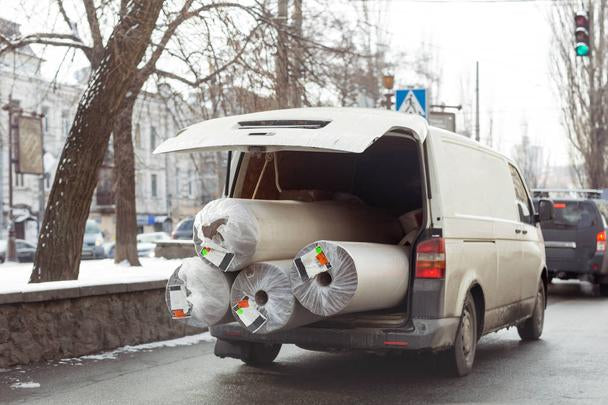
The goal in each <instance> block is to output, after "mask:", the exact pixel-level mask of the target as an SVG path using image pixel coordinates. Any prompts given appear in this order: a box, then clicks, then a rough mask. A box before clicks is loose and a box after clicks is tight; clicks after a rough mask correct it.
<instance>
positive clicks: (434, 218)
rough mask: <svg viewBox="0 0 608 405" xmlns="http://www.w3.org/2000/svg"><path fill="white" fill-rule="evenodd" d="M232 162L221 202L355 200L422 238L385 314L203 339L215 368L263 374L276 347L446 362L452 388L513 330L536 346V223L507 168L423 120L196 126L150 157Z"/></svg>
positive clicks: (235, 329)
mask: <svg viewBox="0 0 608 405" xmlns="http://www.w3.org/2000/svg"><path fill="white" fill-rule="evenodd" d="M179 151H182V152H193V151H230V152H229V159H228V162H229V176H228V178H227V180H226V195H228V196H230V197H238V198H253V197H255V198H257V199H273V200H274V199H303V200H308V199H318V198H332V196H334V195H343V194H348V195H353V196H355V197H356V198H358V199H361V200H363V201H364V202H365V203H366V204H368V205H370V206H373V207H378V208H382V209H384V210H386V211H388V212H390V213H392V214H393V215H395V217H403V216H404V214H405V216H407V215H409V214H411V213H419V215H417V218H418V222H419V223H418V224H417V226H416V227H415V229H414V231H413V232H410V235H409V237H407V238H404V239H408V241H407V242H406V243H404V249H411V252H412V254H411V261H412V262H411V272H412V274H411V277H410V280H411V282H410V286H409V291H408V293H407V295H406V296H405V297H404V300H403V302H402V303H401V304H400V305H399V306H397V307H395V308H391V309H390V310H383V311H375V312H367V313H360V314H349V315H345V316H341V317H335V318H330V319H327V320H324V321H321V322H318V323H315V324H313V325H308V326H305V327H300V328H297V329H292V330H288V331H285V332H279V333H274V334H269V335H254V334H251V333H248V332H247V331H246V330H244V329H243V328H241V327H240V326H238V324H236V323H230V324H225V325H220V326H216V327H212V328H211V334H212V335H213V336H215V337H217V338H218V340H217V343H216V348H215V353H216V355H218V356H220V357H235V358H239V359H241V360H243V361H245V362H247V363H250V364H264V363H268V362H272V361H273V360H274V359H275V357H276V356H277V354H278V352H279V350H280V347H281V344H283V343H290V344H296V345H298V346H299V347H302V348H305V349H310V350H320V351H336V350H356V349H362V350H367V351H370V350H371V351H386V350H423V349H424V350H431V351H436V352H442V353H441V355H442V356H444V357H445V360H446V364H447V365H449V366H450V369H451V370H452V371H453V372H454V373H455V374H456V375H465V374H467V373H469V372H470V370H471V367H472V365H473V360H474V357H475V350H476V346H477V341H478V339H479V338H480V337H481V336H482V335H484V334H487V333H490V332H493V331H496V330H499V329H502V328H506V327H509V326H517V328H518V331H519V334H520V336H521V338H522V339H524V340H535V339H538V338H539V337H540V335H541V333H542V329H543V322H544V310H545V306H546V286H547V280H548V279H547V269H546V265H545V250H544V245H543V239H542V234H541V232H540V228H539V226H538V223H539V222H540V221H541V220H544V219H549V218H550V217H551V216H552V209H553V206H552V204H551V203H550V201H548V200H544V201H542V202H541V203H540V208H539V211H540V213H539V214H535V213H534V208H533V205H532V200H531V198H530V193H529V190H528V189H527V188H526V185H525V182H524V180H523V179H522V177H521V173H520V171H519V170H518V168H517V166H516V165H515V163H513V162H512V161H511V160H509V159H508V158H506V157H505V156H503V155H501V154H499V153H498V152H495V151H493V150H491V149H489V148H487V147H485V146H482V145H480V144H478V143H476V142H474V141H471V140H470V139H467V138H465V137H463V136H461V135H457V134H454V133H451V132H447V131H444V130H441V129H438V128H433V127H429V126H428V124H427V122H426V121H425V120H424V119H423V118H421V117H418V116H414V115H407V114H402V113H397V112H391V111H384V110H371V109H353V108H306V109H289V110H278V111H268V112H260V113H254V114H247V115H240V116H233V117H226V118H220V119H214V120H209V121H204V122H201V123H198V124H195V125H193V126H191V127H188V128H186V129H184V130H183V131H181V132H180V133H179V135H178V136H177V137H175V138H172V139H169V140H167V141H166V142H165V143H163V144H162V145H160V146H159V147H158V148H157V150H156V151H155V153H164V152H179Z"/></svg>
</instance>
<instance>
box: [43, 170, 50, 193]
mask: <svg viewBox="0 0 608 405" xmlns="http://www.w3.org/2000/svg"><path fill="white" fill-rule="evenodd" d="M44 186H45V188H46V189H47V190H49V189H50V188H51V175H50V174H48V173H47V174H45V175H44Z"/></svg>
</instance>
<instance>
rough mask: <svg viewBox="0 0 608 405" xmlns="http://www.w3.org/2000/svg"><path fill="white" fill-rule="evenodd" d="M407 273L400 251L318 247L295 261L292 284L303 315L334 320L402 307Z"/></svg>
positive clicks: (368, 245)
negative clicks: (339, 316)
mask: <svg viewBox="0 0 608 405" xmlns="http://www.w3.org/2000/svg"><path fill="white" fill-rule="evenodd" d="M409 267H410V266H409V258H408V254H407V253H406V250H405V249H404V248H403V247H402V246H397V245H385V244H378V243H362V242H330V241H318V242H314V243H312V244H310V245H308V246H306V247H305V248H303V249H302V250H301V251H300V252H299V253H298V254H297V255H296V258H295V259H294V262H293V266H292V268H291V271H290V280H291V285H292V287H293V292H294V295H295V296H296V298H297V299H298V301H300V303H302V305H303V306H304V307H305V308H306V309H308V310H309V311H310V312H312V313H314V314H317V315H321V316H332V315H337V314H346V313H352V312H363V311H372V310H376V309H385V308H391V307H394V306H396V305H398V304H400V303H401V302H402V301H403V299H404V298H405V295H406V292H407V287H408V281H409Z"/></svg>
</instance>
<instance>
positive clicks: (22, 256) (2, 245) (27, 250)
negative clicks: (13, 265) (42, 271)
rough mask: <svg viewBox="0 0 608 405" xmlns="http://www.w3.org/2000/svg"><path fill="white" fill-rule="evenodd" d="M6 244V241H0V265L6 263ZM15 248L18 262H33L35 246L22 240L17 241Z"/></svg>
mask: <svg viewBox="0 0 608 405" xmlns="http://www.w3.org/2000/svg"><path fill="white" fill-rule="evenodd" d="M7 243H8V242H7V241H6V240H0V263H4V262H5V261H6V256H7ZM15 247H16V249H17V261H18V262H33V261H34V256H35V255H36V245H34V244H32V243H30V242H28V241H25V240H22V239H17V241H16V242H15Z"/></svg>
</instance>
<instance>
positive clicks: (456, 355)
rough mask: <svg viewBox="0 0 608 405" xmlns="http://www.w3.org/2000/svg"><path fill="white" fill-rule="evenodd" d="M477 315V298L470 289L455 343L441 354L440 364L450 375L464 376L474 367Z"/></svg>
mask: <svg viewBox="0 0 608 405" xmlns="http://www.w3.org/2000/svg"><path fill="white" fill-rule="evenodd" d="M477 316H478V315H477V309H476V306H475V300H474V299H473V295H471V292H470V291H469V292H468V293H467V296H466V298H465V300H464V305H463V308H462V315H461V316H460V323H459V324H458V331H457V332H456V339H455V340H454V345H453V346H452V347H451V348H450V349H449V350H446V351H445V352H443V353H442V354H441V356H442V359H441V360H442V361H441V363H440V364H441V365H442V366H444V367H445V368H446V371H447V373H448V375H450V376H453V377H464V376H465V375H468V374H469V373H470V372H471V370H472V369H473V363H474V361H475V352H476V351H477V340H478V339H477V338H478V334H477V325H478V323H477Z"/></svg>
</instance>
